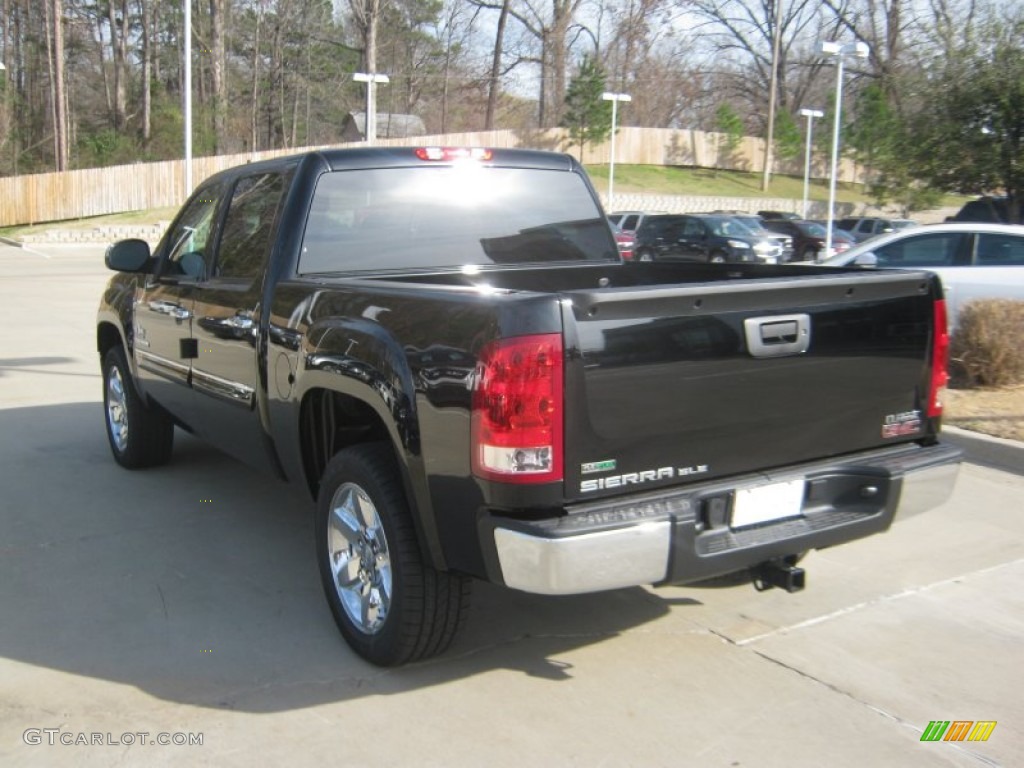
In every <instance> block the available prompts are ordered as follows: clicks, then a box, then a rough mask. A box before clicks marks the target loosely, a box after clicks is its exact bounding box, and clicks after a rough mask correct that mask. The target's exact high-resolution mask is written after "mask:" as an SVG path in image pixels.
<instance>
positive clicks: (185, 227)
mask: <svg viewBox="0 0 1024 768" xmlns="http://www.w3.org/2000/svg"><path fill="white" fill-rule="evenodd" d="M223 193H224V187H223V185H222V184H213V185H210V186H209V187H206V188H200V189H199V190H198V191H197V192H196V194H195V195H194V196H193V197H192V199H191V200H190V201H189V203H188V204H187V205H186V206H185V209H184V210H183V211H182V213H181V215H180V216H179V217H178V219H177V221H175V223H174V226H173V228H172V229H171V231H170V232H169V233H168V235H167V240H166V242H168V243H169V244H170V245H169V250H168V252H167V259H166V266H165V268H164V274H168V275H182V276H184V277H190V278H194V279H196V280H205V279H206V278H207V276H208V275H209V272H210V269H209V267H210V263H211V260H212V254H211V253H210V246H211V245H212V243H213V237H212V236H213V230H214V228H215V226H216V221H217V209H218V208H219V206H220V201H221V197H222V196H223Z"/></svg>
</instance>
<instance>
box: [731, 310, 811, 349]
mask: <svg viewBox="0 0 1024 768" xmlns="http://www.w3.org/2000/svg"><path fill="white" fill-rule="evenodd" d="M743 330H744V332H745V334H746V337H747V349H748V350H749V351H750V354H751V356H752V357H785V356H787V355H801V354H803V353H804V352H806V351H807V350H808V348H809V347H810V346H811V317H810V315H806V314H801V315H773V316H771V317H748V318H747V319H746V320H744V321H743Z"/></svg>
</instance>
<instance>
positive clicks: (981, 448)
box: [940, 426, 1024, 475]
mask: <svg viewBox="0 0 1024 768" xmlns="http://www.w3.org/2000/svg"><path fill="white" fill-rule="evenodd" d="M940 435H941V437H944V438H945V439H946V441H947V442H948V443H950V444H951V445H955V446H957V447H958V448H962V449H963V451H964V458H966V459H967V460H968V461H970V462H971V463H972V464H984V465H985V466H988V467H994V468H995V469H1002V470H1005V471H1006V472H1013V473H1015V474H1018V475H1024V443H1022V442H1020V441H1019V440H1007V439H1006V438H1002V437H992V436H991V435H985V434H982V433H981V432H972V431H971V430H968V429H960V428H959V427H945V426H944V427H943V428H942V432H941V433H940Z"/></svg>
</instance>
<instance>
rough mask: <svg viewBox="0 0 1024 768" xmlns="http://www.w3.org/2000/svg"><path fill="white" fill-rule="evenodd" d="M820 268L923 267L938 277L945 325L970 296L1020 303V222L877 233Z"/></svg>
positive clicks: (1023, 286) (1023, 268) (1023, 294)
mask: <svg viewBox="0 0 1024 768" xmlns="http://www.w3.org/2000/svg"><path fill="white" fill-rule="evenodd" d="M822 265H824V266H833V267H839V266H859V267H865V268H875V267H902V268H907V269H920V268H924V269H927V270H928V271H930V272H935V273H936V274H938V275H939V277H940V278H941V279H942V285H943V287H944V288H945V291H946V308H947V311H948V312H949V324H950V327H951V328H952V327H953V326H954V325H956V317H957V314H958V313H959V309H960V307H961V306H963V305H964V304H965V303H966V302H968V301H971V300H972V299H994V298H998V299H1019V300H1021V301H1024V226H1022V225H1016V224H979V223H969V222H962V223H951V224H934V225H926V226H921V227H914V228H913V229H907V230H903V231H898V232H892V233H890V234H887V235H880V236H879V237H876V238H873V239H872V240H869V241H867V242H864V243H861V244H859V245H856V246H854V247H853V248H851V249H850V250H848V251H846V252H845V253H842V254H840V255H839V256H835V257H833V258H831V259H828V260H827V261H824V262H822Z"/></svg>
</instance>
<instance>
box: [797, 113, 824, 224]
mask: <svg viewBox="0 0 1024 768" xmlns="http://www.w3.org/2000/svg"><path fill="white" fill-rule="evenodd" d="M800 114H801V115H802V116H803V117H806V118H807V150H806V151H805V152H804V207H803V214H802V215H803V217H804V218H805V219H806V218H807V192H808V189H809V188H810V185H811V133H812V131H813V130H814V119H815V118H817V117H824V116H825V113H824V112H822V111H821V110H820V109H801V110H800Z"/></svg>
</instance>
